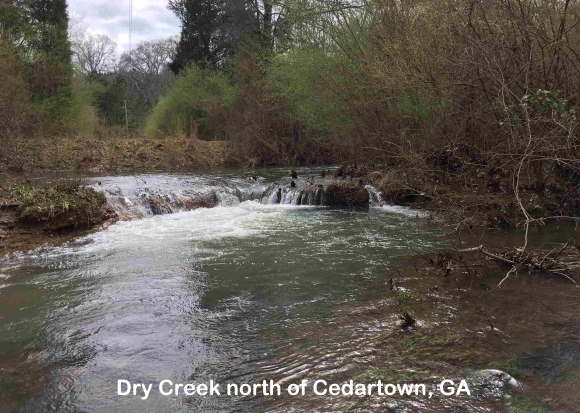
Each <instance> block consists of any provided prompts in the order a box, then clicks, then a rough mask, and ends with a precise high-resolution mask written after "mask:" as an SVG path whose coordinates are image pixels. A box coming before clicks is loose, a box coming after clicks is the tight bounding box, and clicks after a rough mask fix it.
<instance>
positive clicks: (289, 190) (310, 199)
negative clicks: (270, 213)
mask: <svg viewBox="0 0 580 413" xmlns="http://www.w3.org/2000/svg"><path fill="white" fill-rule="evenodd" d="M261 202H262V203H263V204H270V205H275V204H281V205H297V206H299V205H308V206H320V205H324V187H323V186H322V185H315V184H313V183H309V182H306V183H300V184H296V187H292V186H291V185H290V183H288V184H286V183H283V184H280V183H276V184H272V185H270V187H269V188H268V189H267V190H266V191H265V192H264V194H263V195H262V197H261Z"/></svg>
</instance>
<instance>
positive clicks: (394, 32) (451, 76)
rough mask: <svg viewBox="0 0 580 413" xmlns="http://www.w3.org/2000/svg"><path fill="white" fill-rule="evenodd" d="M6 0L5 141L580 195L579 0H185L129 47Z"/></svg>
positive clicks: (389, 182)
mask: <svg viewBox="0 0 580 413" xmlns="http://www.w3.org/2000/svg"><path fill="white" fill-rule="evenodd" d="M0 5H1V7H0V27H1V31H0V54H1V55H2V59H0V73H1V74H2V78H3V80H2V83H3V85H4V87H3V88H2V90H0V102H1V103H2V104H1V106H0V136H1V137H2V139H3V142H4V143H5V144H4V145H3V147H4V148H6V147H9V146H10V144H9V143H10V142H14V139H16V138H18V137H20V138H29V137H31V136H35V135H36V136H38V135H42V136H44V137H47V138H53V137H55V136H60V137H62V136H72V137H75V136H80V135H83V136H85V137H86V136H88V137H97V138H105V137H106V138H110V137H115V136H117V137H125V136H127V135H131V136H132V137H134V138H135V137H140V136H146V137H148V138H153V139H166V138H170V137H173V138H185V140H184V142H187V140H189V139H190V138H201V139H203V140H209V141H212V140H215V141H226V142H227V143H228V145H227V156H226V158H227V162H228V163H230V164H235V165H241V166H258V165H282V164H286V165H288V164H293V165H295V164H321V163H338V162H347V161H348V162H353V163H357V164H358V165H360V166H364V167H367V169H370V168H374V169H378V170H382V171H383V173H382V174H381V175H380V176H374V178H373V179H374V181H375V183H377V185H379V186H381V187H382V188H383V189H385V191H386V192H387V195H388V196H390V197H391V198H392V199H393V200H394V201H400V200H405V199H407V198H409V197H410V196H411V197H412V195H413V194H414V195H421V196H422V197H423V198H424V199H426V198H429V197H430V198H434V197H437V196H439V195H441V188H443V187H445V185H448V186H449V185H453V188H454V190H469V191H472V192H477V193H480V194H490V193H491V194H495V193H508V192H509V193H512V194H515V195H516V197H515V199H516V200H517V205H516V208H515V209H522V207H524V205H522V204H523V203H527V205H526V208H536V207H538V208H539V209H544V210H549V211H550V212H558V213H560V214H561V213H571V212H574V213H575V211H577V210H578V208H579V207H580V206H579V201H578V194H577V189H574V188H576V187H577V186H578V183H579V181H580V172H579V161H578V159H579V158H580V157H579V156H578V155H579V141H578V132H577V118H576V106H577V101H578V90H580V87H579V86H580V84H579V82H580V80H579V79H580V76H579V75H580V57H579V56H580V40H579V39H580V36H579V34H580V32H579V31H580V24H579V23H580V15H579V13H580V5H579V4H578V1H577V0H557V1H548V0H533V1H525V2H523V1H520V0H489V1H486V2H481V1H479V0H437V1H435V0H409V1H400V0H276V1H274V0H244V1H237V0H236V1H234V0H171V1H169V3H168V6H169V8H170V9H171V10H172V11H173V12H175V14H176V15H177V16H178V17H179V19H180V20H181V23H182V32H181V36H180V38H179V40H178V41H174V40H171V39H169V40H160V41H158V42H150V43H146V44H142V45H139V46H138V47H137V48H136V49H135V50H134V51H132V52H131V53H130V54H127V53H126V54H124V55H123V56H121V57H120V58H117V57H116V55H115V46H114V44H112V42H111V41H110V40H109V39H107V38H105V37H103V36H97V37H95V36H87V35H82V34H81V35H79V34H75V33H73V34H71V35H70V36H68V37H67V35H66V32H67V14H66V4H65V2H64V1H58V0H46V1H42V2H36V1H25V0H1V2H0ZM41 5H42V6H41ZM69 38H70V39H72V41H71V40H69ZM71 56H72V58H71ZM12 146H13V147H14V145H12ZM17 148H18V146H17ZM184 148H185V147H184ZM180 150H181V149H180ZM5 152H6V150H5ZM12 153H19V150H18V149H17V150H15V151H13V152H12ZM81 163H82V162H81ZM167 163H168V162H165V163H164V164H167ZM397 168H398V169H402V170H404V173H391V174H389V173H384V171H385V170H396V169H397ZM514 183H515V185H514ZM570 188H572V189H570ZM520 189H522V190H529V191H532V192H530V194H528V195H526V199H527V200H526V201H525V202H523V201H522V199H521V197H520V196H519V191H520ZM534 194H536V195H535V196H536V198H537V197H538V196H540V197H541V196H545V195H547V194H548V195H550V197H551V199H552V201H551V202H552V204H551V205H536V204H537V203H536V204H535V203H534V202H535V201H534ZM478 202H479V201H478ZM518 205H519V208H518ZM562 205H564V207H562V208H560V206H562ZM558 208H560V209H558ZM525 214H526V213H524V215H525Z"/></svg>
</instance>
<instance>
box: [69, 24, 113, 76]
mask: <svg viewBox="0 0 580 413" xmlns="http://www.w3.org/2000/svg"><path fill="white" fill-rule="evenodd" d="M116 49H117V45H116V43H115V42H114V41H113V40H111V39H110V38H109V37H107V36H105V35H100V34H98V35H86V34H83V33H81V34H78V35H77V39H73V42H72V50H73V63H74V65H75V68H76V69H77V70H78V71H80V72H81V73H84V74H88V75H95V74H103V73H106V72H108V71H110V70H112V69H113V68H114V67H115V63H116Z"/></svg>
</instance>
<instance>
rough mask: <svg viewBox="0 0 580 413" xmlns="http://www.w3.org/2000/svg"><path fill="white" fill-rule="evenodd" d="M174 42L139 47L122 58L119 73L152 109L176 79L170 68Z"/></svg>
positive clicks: (165, 41)
mask: <svg viewBox="0 0 580 413" xmlns="http://www.w3.org/2000/svg"><path fill="white" fill-rule="evenodd" d="M176 47H177V41H176V40H175V39H174V38H169V39H162V40H156V41H149V42H143V43H140V44H139V45H138V46H137V47H136V48H135V50H133V51H132V52H131V54H129V53H125V54H123V55H122V56H121V60H120V64H119V66H120V72H121V73H123V75H124V76H126V77H127V78H128V79H129V81H130V84H131V86H132V87H133V88H134V89H135V92H136V93H137V94H138V95H140V96H141V97H142V99H143V100H144V101H145V102H146V104H147V106H148V107H149V108H152V107H153V106H154V105H155V104H156V103H157V100H158V99H159V97H160V96H161V95H162V94H163V93H165V92H166V91H167V90H168V89H169V86H170V85H171V84H172V83H173V81H174V79H175V75H174V74H173V72H171V70H170V69H169V64H170V62H171V61H172V59H173V57H174V56H175V51H176Z"/></svg>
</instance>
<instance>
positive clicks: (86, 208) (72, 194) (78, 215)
mask: <svg viewBox="0 0 580 413" xmlns="http://www.w3.org/2000/svg"><path fill="white" fill-rule="evenodd" d="M105 202H106V200H105V197H104V195H103V194H102V193H100V192H96V191H94V190H93V189H91V188H89V187H86V186H83V185H82V183H81V182H80V181H62V182H58V183H55V184H50V183H45V184H31V183H29V182H26V183H15V184H12V185H9V186H7V187H3V188H0V206H4V207H6V206H11V207H12V208H15V209H16V210H17V213H18V221H19V222H20V223H22V224H43V225H48V227H50V228H51V229H62V228H67V227H74V228H85V227H90V226H92V225H95V224H96V223H98V222H100V221H102V219H103V214H104V212H103V209H104V208H103V207H104V205H105Z"/></svg>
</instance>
